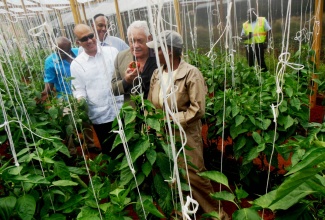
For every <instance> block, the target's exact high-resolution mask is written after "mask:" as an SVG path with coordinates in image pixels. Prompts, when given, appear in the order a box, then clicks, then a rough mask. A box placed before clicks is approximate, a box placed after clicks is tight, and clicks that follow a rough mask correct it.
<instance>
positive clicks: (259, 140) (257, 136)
mask: <svg viewBox="0 0 325 220" xmlns="http://www.w3.org/2000/svg"><path fill="white" fill-rule="evenodd" d="M252 137H253V139H254V141H255V142H256V143H257V144H262V139H263V138H262V137H261V135H260V134H259V133H257V132H256V131H254V132H253V134H252Z"/></svg>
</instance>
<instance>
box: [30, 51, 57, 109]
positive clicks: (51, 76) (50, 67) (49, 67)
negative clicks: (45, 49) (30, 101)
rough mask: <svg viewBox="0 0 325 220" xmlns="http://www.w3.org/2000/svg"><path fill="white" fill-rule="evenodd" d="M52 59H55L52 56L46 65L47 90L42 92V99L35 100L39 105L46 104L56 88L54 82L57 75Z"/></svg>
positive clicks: (45, 79)
mask: <svg viewBox="0 0 325 220" xmlns="http://www.w3.org/2000/svg"><path fill="white" fill-rule="evenodd" d="M52 59H53V58H52V56H50V57H48V58H47V59H46V60H45V65H44V69H45V72H44V83H45V88H44V90H43V91H42V92H41V98H36V99H35V100H36V103H37V104H40V103H44V102H45V100H46V99H47V97H48V95H49V94H50V92H51V91H52V90H53V88H54V82H55V81H56V73H55V67H54V63H53V60H52Z"/></svg>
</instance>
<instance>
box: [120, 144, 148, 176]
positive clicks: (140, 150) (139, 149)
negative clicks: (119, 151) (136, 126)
mask: <svg viewBox="0 0 325 220" xmlns="http://www.w3.org/2000/svg"><path fill="white" fill-rule="evenodd" d="M149 146H150V143H149V141H148V140H147V139H146V140H139V141H138V142H137V143H136V144H135V146H134V147H133V148H130V154H131V159H132V163H134V162H135V161H136V159H138V158H139V157H140V156H141V155H143V154H144V153H145V152H146V150H147V149H148V148H149ZM127 166H128V162H127V159H126V156H124V158H123V160H122V163H121V167H120V170H122V169H123V168H125V167H127Z"/></svg>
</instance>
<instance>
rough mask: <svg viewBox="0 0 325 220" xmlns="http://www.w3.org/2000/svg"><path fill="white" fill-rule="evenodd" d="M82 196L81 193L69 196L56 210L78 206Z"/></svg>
mask: <svg viewBox="0 0 325 220" xmlns="http://www.w3.org/2000/svg"><path fill="white" fill-rule="evenodd" d="M83 199H84V198H83V197H82V196H81V195H73V196H71V198H70V199H69V200H68V201H66V202H65V203H63V205H62V206H60V207H59V208H57V209H56V211H61V210H65V209H70V208H71V207H72V208H73V207H75V206H77V207H80V204H79V202H80V201H82V200H83Z"/></svg>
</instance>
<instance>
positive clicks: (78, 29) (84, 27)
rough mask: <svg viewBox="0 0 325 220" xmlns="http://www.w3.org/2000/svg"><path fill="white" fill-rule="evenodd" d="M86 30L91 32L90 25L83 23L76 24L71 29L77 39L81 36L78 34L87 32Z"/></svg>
mask: <svg viewBox="0 0 325 220" xmlns="http://www.w3.org/2000/svg"><path fill="white" fill-rule="evenodd" d="M87 32H92V29H91V27H89V26H88V25H85V24H77V25H76V26H75V27H74V29H73V33H74V34H75V35H76V37H77V38H79V39H80V38H81V37H80V36H82V35H83V34H84V33H87Z"/></svg>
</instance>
